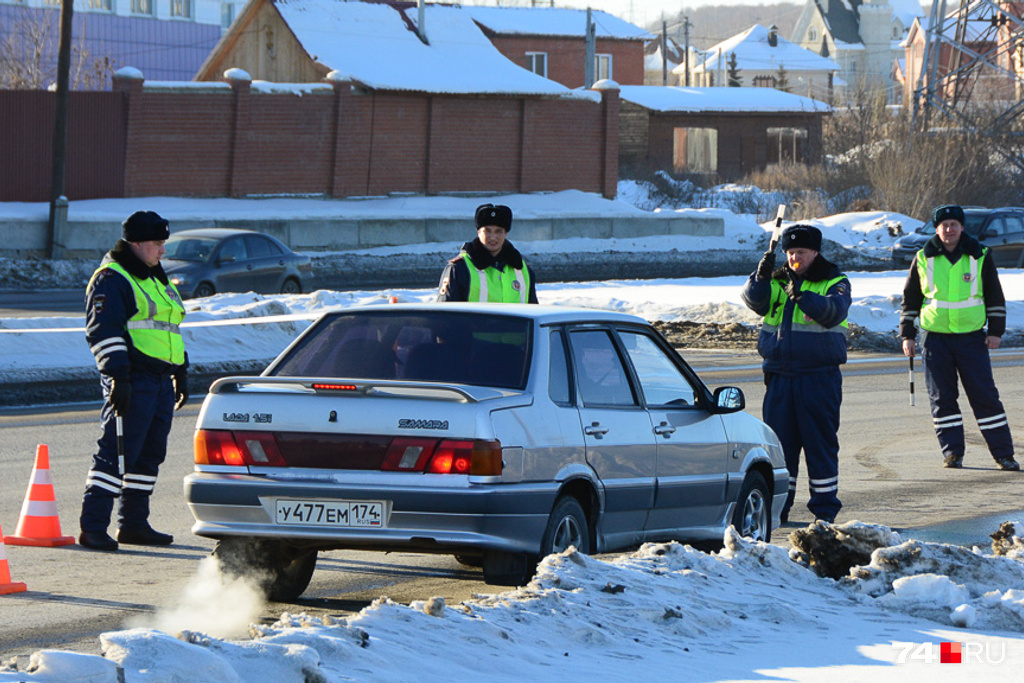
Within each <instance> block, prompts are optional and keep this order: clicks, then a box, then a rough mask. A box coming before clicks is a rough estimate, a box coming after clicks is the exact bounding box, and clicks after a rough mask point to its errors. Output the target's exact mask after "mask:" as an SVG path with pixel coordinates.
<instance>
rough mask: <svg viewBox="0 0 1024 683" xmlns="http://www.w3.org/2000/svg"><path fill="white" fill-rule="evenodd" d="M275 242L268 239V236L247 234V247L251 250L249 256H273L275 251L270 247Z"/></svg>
mask: <svg viewBox="0 0 1024 683" xmlns="http://www.w3.org/2000/svg"><path fill="white" fill-rule="evenodd" d="M271 245H273V242H271V241H270V240H268V239H267V238H266V237H261V236H259V235H246V236H245V247H246V249H247V250H248V252H249V258H267V257H269V256H273V255H274V252H273V251H271V249H270V247H271Z"/></svg>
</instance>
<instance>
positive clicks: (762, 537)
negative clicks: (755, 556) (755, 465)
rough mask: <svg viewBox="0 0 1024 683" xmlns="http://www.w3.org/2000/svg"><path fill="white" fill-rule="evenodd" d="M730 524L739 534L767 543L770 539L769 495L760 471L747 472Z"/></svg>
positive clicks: (766, 484)
mask: <svg viewBox="0 0 1024 683" xmlns="http://www.w3.org/2000/svg"><path fill="white" fill-rule="evenodd" d="M732 525H733V526H734V527H736V531H738V532H739V534H740V536H745V537H747V538H752V539H754V540H755V541H764V542H765V543H768V542H770V541H771V540H772V523H771V496H770V495H769V494H768V483H767V482H766V481H765V479H764V476H763V475H762V474H761V473H760V472H753V471H751V472H747V476H746V478H745V479H744V480H743V488H742V489H740V495H739V498H738V499H737V500H736V512H735V513H733V517H732Z"/></svg>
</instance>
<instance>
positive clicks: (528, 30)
mask: <svg viewBox="0 0 1024 683" xmlns="http://www.w3.org/2000/svg"><path fill="white" fill-rule="evenodd" d="M462 10H463V11H464V12H467V13H468V14H469V15H470V16H471V17H473V20H474V21H476V23H478V24H480V26H482V27H483V28H484V29H485V30H489V31H491V32H493V33H495V34H499V35H522V36H550V37H555V36H560V37H573V38H585V37H586V34H587V11H586V10H580V9H564V8H557V7H479V6H476V5H474V6H464V7H463V8H462ZM590 16H591V19H592V20H593V22H594V33H595V35H596V36H597V37H598V38H613V39H620V40H650V39H651V38H653V37H654V35H653V34H652V33H650V32H648V31H646V30H644V29H642V28H640V27H639V26H634V25H633V24H631V23H629V22H628V21H624V20H623V19H619V18H618V17H616V16H615V15H612V14H608V13H607V12H602V11H600V10H591V13H590Z"/></svg>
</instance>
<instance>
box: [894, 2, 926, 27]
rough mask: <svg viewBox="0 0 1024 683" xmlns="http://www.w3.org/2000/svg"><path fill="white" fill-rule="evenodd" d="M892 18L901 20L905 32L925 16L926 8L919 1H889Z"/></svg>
mask: <svg viewBox="0 0 1024 683" xmlns="http://www.w3.org/2000/svg"><path fill="white" fill-rule="evenodd" d="M889 7H891V8H892V16H893V17H894V18H896V19H899V21H900V23H901V24H903V29H904V30H909V29H910V25H911V24H913V23H914V20H915V19H918V18H920V17H923V16H924V8H922V7H921V4H920V3H919V2H918V0H889Z"/></svg>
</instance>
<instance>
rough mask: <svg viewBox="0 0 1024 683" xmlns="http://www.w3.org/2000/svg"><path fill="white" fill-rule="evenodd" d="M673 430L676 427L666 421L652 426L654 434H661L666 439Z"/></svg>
mask: <svg viewBox="0 0 1024 683" xmlns="http://www.w3.org/2000/svg"><path fill="white" fill-rule="evenodd" d="M675 431H676V428H675V427H673V426H672V425H670V424H669V423H668V422H662V423H661V424H660V425H658V426H657V427H655V428H654V433H655V434H661V435H662V436H664V437H665V438H666V439H667V438H668V437H669V436H670V435H672V434H674V433H675Z"/></svg>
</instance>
